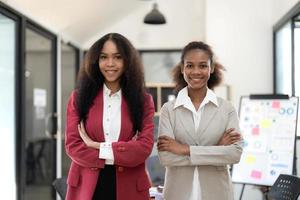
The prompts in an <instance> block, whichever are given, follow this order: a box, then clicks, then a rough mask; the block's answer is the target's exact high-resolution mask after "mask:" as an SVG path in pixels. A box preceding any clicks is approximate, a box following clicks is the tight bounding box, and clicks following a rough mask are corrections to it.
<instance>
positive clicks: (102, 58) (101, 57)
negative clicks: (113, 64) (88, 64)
mask: <svg viewBox="0 0 300 200" xmlns="http://www.w3.org/2000/svg"><path fill="white" fill-rule="evenodd" d="M106 58H107V57H106V55H100V57H99V60H105V59H106Z"/></svg>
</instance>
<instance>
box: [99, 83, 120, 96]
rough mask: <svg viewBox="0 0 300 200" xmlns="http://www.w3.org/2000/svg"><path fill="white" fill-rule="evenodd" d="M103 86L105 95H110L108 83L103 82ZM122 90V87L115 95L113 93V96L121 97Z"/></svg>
mask: <svg viewBox="0 0 300 200" xmlns="http://www.w3.org/2000/svg"><path fill="white" fill-rule="evenodd" d="M103 88H104V94H105V96H109V95H110V93H111V90H110V89H109V88H108V87H107V86H106V84H105V83H104V84H103ZM121 95H122V92H121V89H119V90H118V92H116V93H114V94H113V95H111V97H121Z"/></svg>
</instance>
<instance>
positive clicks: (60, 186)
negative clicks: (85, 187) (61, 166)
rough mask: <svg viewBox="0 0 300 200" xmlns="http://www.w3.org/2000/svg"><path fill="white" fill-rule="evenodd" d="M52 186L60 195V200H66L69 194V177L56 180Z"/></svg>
mask: <svg viewBox="0 0 300 200" xmlns="http://www.w3.org/2000/svg"><path fill="white" fill-rule="evenodd" d="M52 185H53V187H54V189H55V190H56V192H57V193H58V194H59V196H60V198H61V199H63V200H64V199H65V198H66V194H67V177H62V178H57V179H55V180H54V181H53V183H52Z"/></svg>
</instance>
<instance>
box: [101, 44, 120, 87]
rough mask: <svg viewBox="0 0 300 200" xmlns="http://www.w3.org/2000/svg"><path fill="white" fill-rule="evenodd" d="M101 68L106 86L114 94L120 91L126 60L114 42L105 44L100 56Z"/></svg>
mask: <svg viewBox="0 0 300 200" xmlns="http://www.w3.org/2000/svg"><path fill="white" fill-rule="evenodd" d="M99 68H100V71H101V73H102V74H103V76H104V78H105V80H104V82H105V84H106V86H107V87H108V88H109V89H111V90H112V91H113V92H115V91H117V90H119V89H120V79H121V76H122V74H123V72H124V70H125V67H124V59H123V58H122V56H121V54H120V53H119V51H118V48H117V46H116V44H115V43H114V42H113V41H112V40H107V41H106V42H105V43H104V46H103V48H102V51H101V53H100V56H99Z"/></svg>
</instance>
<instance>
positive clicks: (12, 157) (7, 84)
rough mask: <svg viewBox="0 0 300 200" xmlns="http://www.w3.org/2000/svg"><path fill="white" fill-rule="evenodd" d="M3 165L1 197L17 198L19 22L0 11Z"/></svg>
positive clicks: (0, 152) (0, 170) (0, 142)
mask: <svg viewBox="0 0 300 200" xmlns="http://www.w3.org/2000/svg"><path fill="white" fill-rule="evenodd" d="M0 44H1V45H0V91H1V98H0V133H1V140H0V157H1V160H2V161H3V162H4V163H3V164H2V165H0V177H1V179H2V181H0V191H1V196H2V197H5V198H8V199H11V200H14V199H16V164H15V161H16V153H15V148H16V146H15V144H16V143H15V141H16V138H15V137H16V116H15V101H16V99H15V93H16V90H15V81H16V80H15V79H16V72H15V69H16V67H15V65H16V62H15V61H16V48H15V47H16V22H15V21H14V20H12V19H10V18H8V17H6V16H4V15H2V14H1V13H0Z"/></svg>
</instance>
